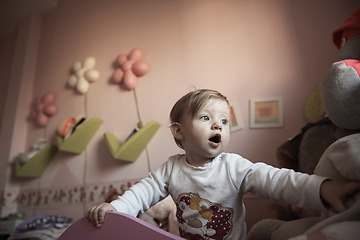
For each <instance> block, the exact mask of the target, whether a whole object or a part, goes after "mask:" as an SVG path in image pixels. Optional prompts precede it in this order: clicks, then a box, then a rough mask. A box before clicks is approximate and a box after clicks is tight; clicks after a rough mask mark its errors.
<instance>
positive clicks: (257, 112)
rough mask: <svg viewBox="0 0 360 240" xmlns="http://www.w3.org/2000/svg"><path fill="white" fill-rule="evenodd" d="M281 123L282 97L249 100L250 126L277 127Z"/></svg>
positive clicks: (281, 124)
mask: <svg viewBox="0 0 360 240" xmlns="http://www.w3.org/2000/svg"><path fill="white" fill-rule="evenodd" d="M283 125H284V123H283V100H282V97H270V98H259V99H251V100H250V128H277V127H282V126H283Z"/></svg>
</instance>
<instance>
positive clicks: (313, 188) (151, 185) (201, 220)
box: [111, 153, 325, 240]
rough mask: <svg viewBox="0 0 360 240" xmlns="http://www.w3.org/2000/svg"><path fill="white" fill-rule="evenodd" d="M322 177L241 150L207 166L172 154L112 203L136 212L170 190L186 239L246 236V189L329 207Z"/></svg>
mask: <svg viewBox="0 0 360 240" xmlns="http://www.w3.org/2000/svg"><path fill="white" fill-rule="evenodd" d="M324 180H325V178H324V177H320V176H316V175H307V174H303V173H296V172H294V171H293V170H289V169H278V168H274V167H272V166H270V165H266V164H264V163H252V162H250V161H249V160H247V159H244V158H242V157H241V156H239V155H237V154H230V153H222V154H220V155H219V156H217V157H216V158H215V159H213V160H212V161H211V162H210V163H208V164H206V165H205V166H204V167H194V166H192V165H190V164H188V163H187V162H186V156H185V155H174V156H171V157H170V158H169V159H168V161H167V162H165V163H164V164H163V165H162V166H161V167H160V168H159V169H158V170H157V171H156V172H154V173H150V176H149V177H147V178H144V179H143V180H141V181H140V182H139V183H137V184H135V185H134V186H132V187H131V188H130V189H129V190H128V191H126V192H125V193H124V194H123V195H122V196H119V197H118V199H116V200H114V201H112V202H111V204H112V205H113V206H114V207H115V208H116V210H117V211H119V212H123V213H127V214H130V215H133V216H137V215H138V213H139V212H140V213H141V212H143V211H146V210H147V209H148V208H150V207H151V206H152V205H153V204H155V203H157V202H158V201H159V200H161V199H163V198H164V197H166V196H167V195H168V194H170V195H171V196H172V198H173V199H174V201H175V203H176V206H177V214H176V215H177V218H178V222H179V227H180V229H179V230H180V234H181V236H182V237H185V236H186V237H188V239H195V238H196V239H199V235H200V236H201V237H202V238H203V239H205V238H206V237H208V239H242V240H245V239H246V235H247V233H246V224H245V206H244V204H243V200H242V199H243V195H244V194H245V193H247V192H251V193H253V194H255V195H257V196H259V197H265V198H270V199H273V200H279V201H283V202H286V203H288V204H294V205H297V206H300V207H305V208H310V209H315V210H325V208H324V206H323V204H322V202H321V199H320V185H321V183H322V182H323V181H324Z"/></svg>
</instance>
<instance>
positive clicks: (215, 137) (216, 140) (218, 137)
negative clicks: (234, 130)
mask: <svg viewBox="0 0 360 240" xmlns="http://www.w3.org/2000/svg"><path fill="white" fill-rule="evenodd" d="M209 141H210V142H214V143H219V142H220V141H221V135H220V134H216V135H215V136H213V137H212V138H210V139H209Z"/></svg>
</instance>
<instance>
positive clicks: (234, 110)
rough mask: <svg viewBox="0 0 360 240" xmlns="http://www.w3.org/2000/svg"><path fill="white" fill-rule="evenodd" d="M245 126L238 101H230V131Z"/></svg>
mask: <svg viewBox="0 0 360 240" xmlns="http://www.w3.org/2000/svg"><path fill="white" fill-rule="evenodd" d="M242 128H243V125H242V122H241V120H240V114H239V111H238V107H237V103H235V102H231V103H230V132H234V131H237V130H240V129H242Z"/></svg>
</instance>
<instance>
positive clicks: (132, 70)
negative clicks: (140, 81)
mask: <svg viewBox="0 0 360 240" xmlns="http://www.w3.org/2000/svg"><path fill="white" fill-rule="evenodd" d="M143 55H144V53H143V51H142V50H141V49H140V48H134V49H132V50H131V51H130V53H129V55H127V56H126V55H124V54H120V55H119V56H118V57H117V60H116V61H117V63H118V64H119V68H118V69H116V70H115V72H114V74H113V81H114V82H115V83H123V84H124V86H125V87H126V88H127V89H128V90H129V91H130V90H133V89H134V88H135V87H136V84H137V78H138V77H141V76H144V75H145V74H146V73H147V72H148V71H149V65H148V64H147V63H145V62H142V61H141V60H142V58H143Z"/></svg>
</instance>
